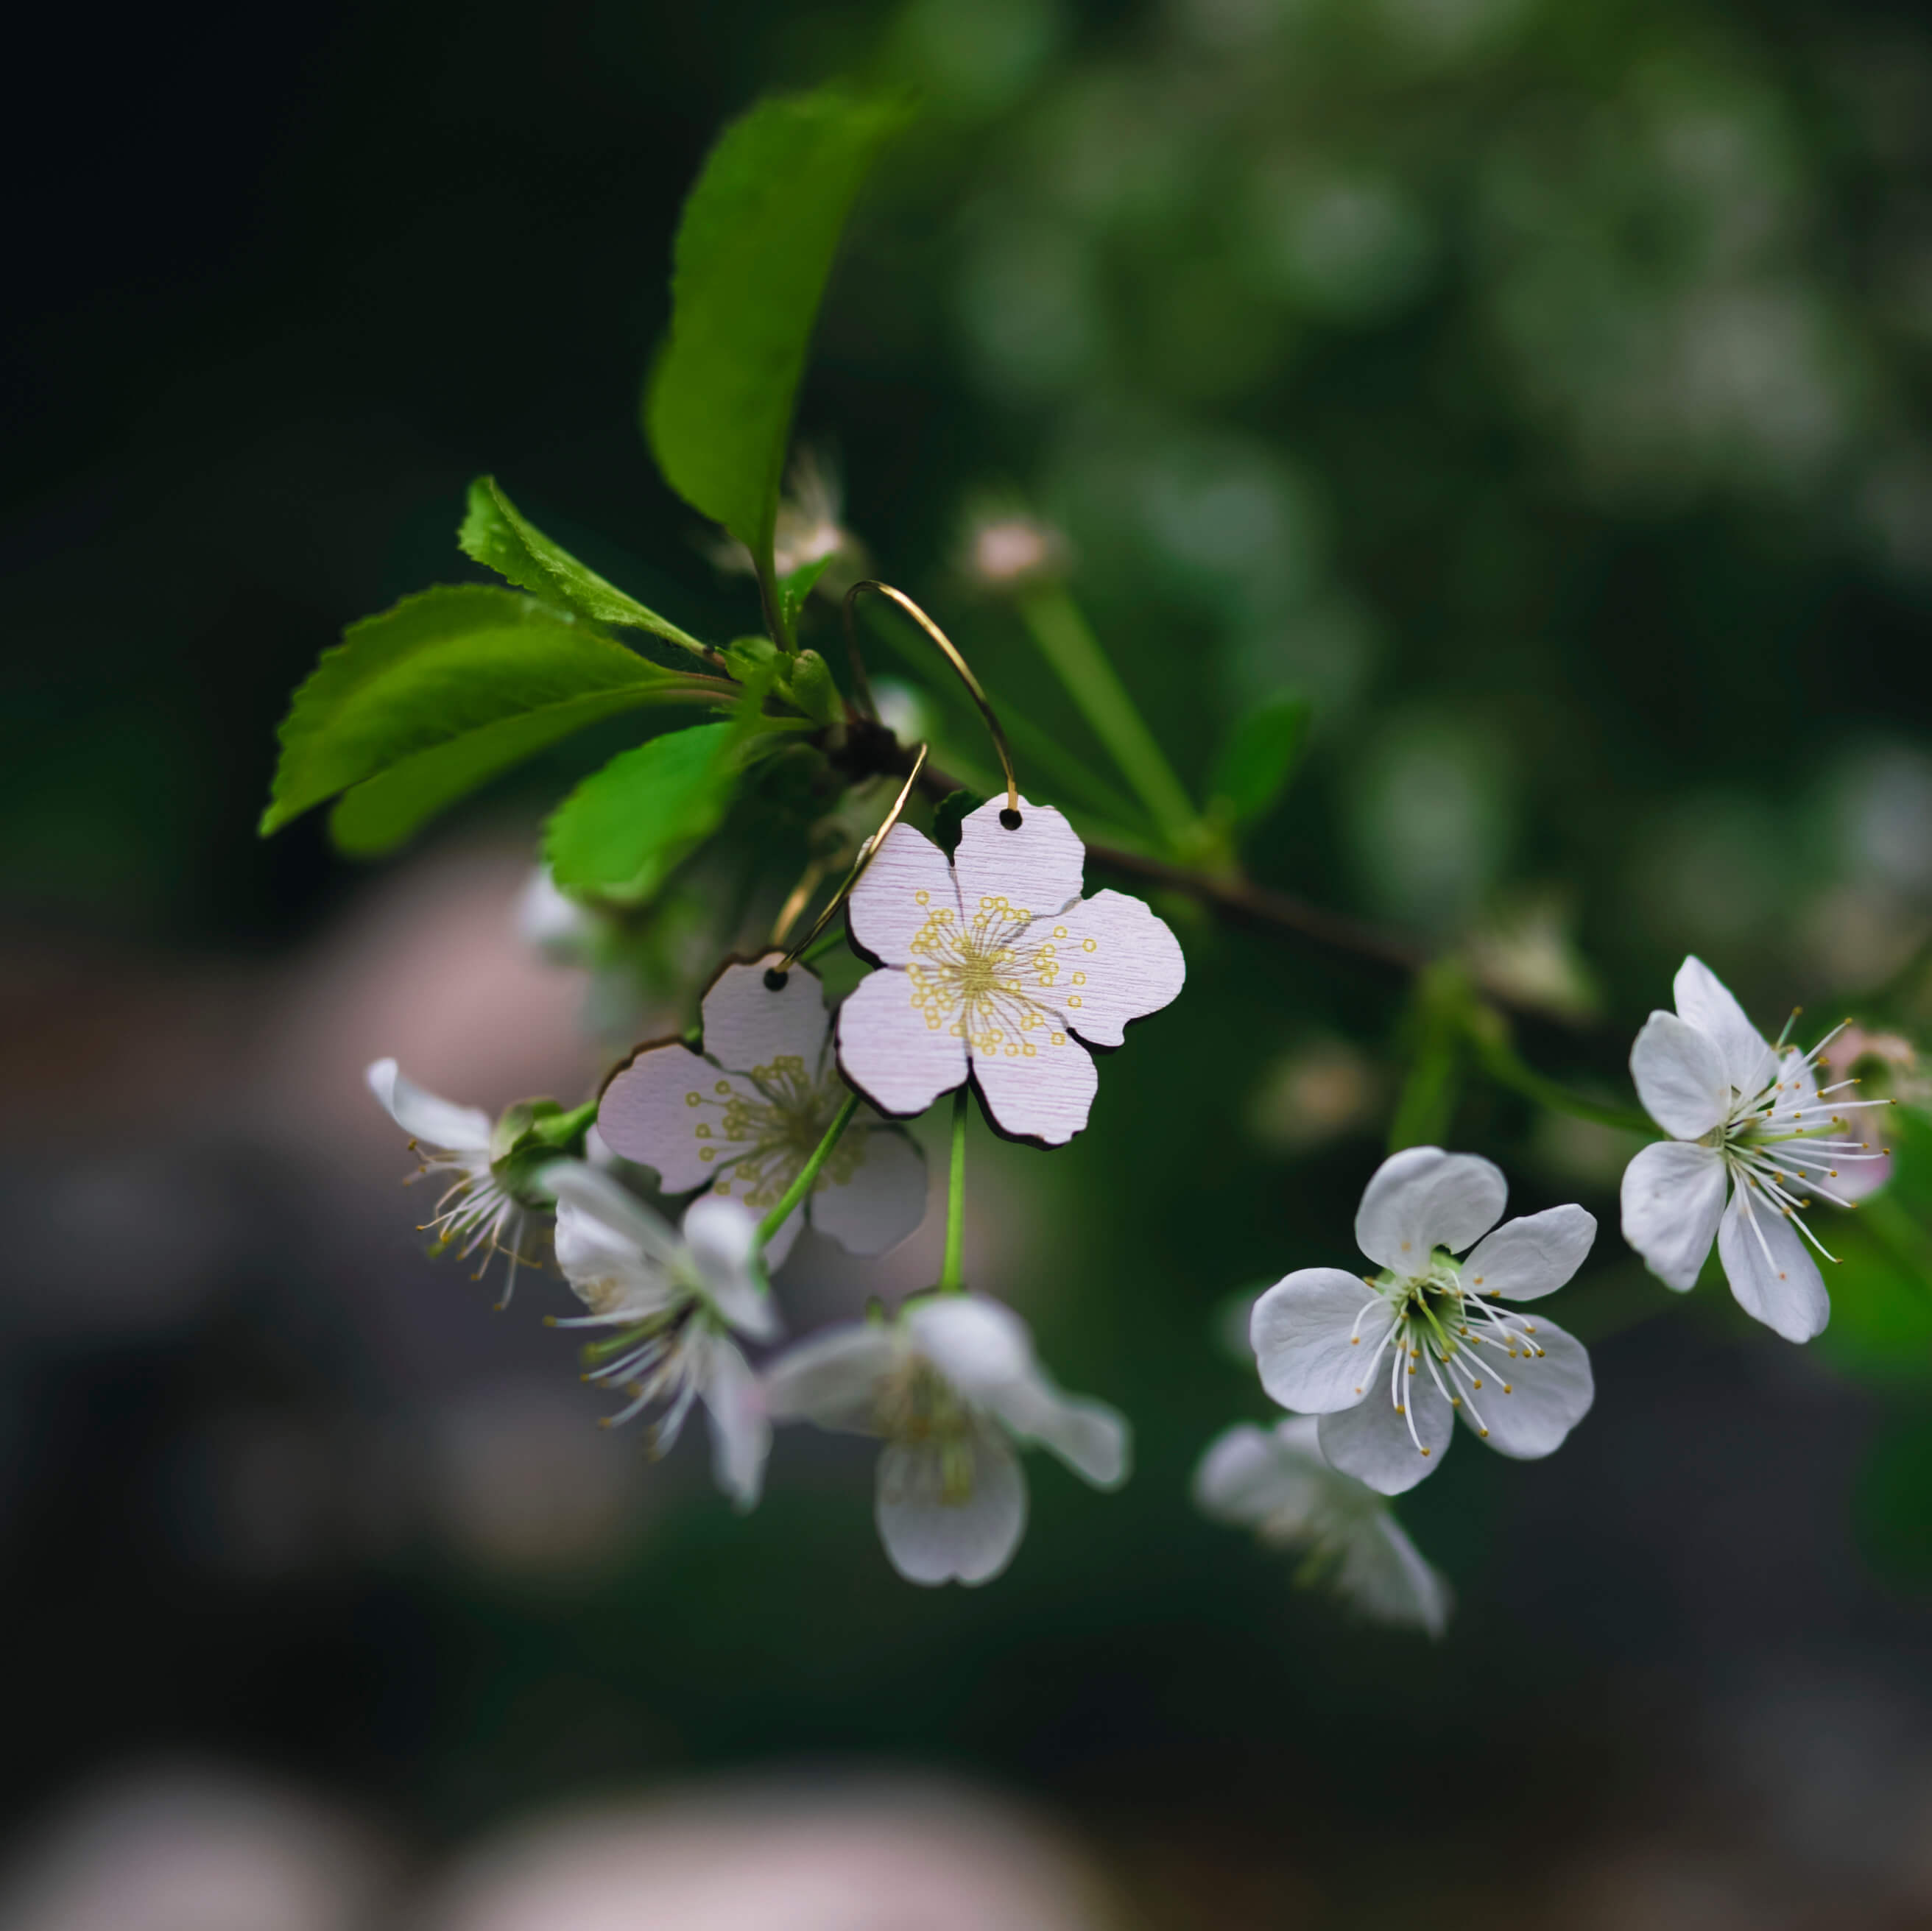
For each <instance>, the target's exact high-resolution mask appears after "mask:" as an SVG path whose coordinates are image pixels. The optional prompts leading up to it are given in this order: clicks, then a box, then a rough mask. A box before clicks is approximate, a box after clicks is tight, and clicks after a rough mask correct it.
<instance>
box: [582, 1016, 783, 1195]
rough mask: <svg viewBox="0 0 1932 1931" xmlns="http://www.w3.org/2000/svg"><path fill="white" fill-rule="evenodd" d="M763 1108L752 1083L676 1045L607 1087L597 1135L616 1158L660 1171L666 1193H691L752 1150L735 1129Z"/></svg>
mask: <svg viewBox="0 0 1932 1931" xmlns="http://www.w3.org/2000/svg"><path fill="white" fill-rule="evenodd" d="M747 1105H752V1106H757V1105H763V1096H762V1095H761V1094H760V1093H759V1091H758V1090H757V1087H755V1086H754V1085H753V1084H751V1081H749V1080H748V1079H745V1078H741V1077H740V1076H739V1075H736V1074H732V1073H725V1072H719V1071H718V1069H717V1067H715V1066H713V1065H712V1063H711V1062H710V1061H709V1060H707V1059H705V1058H703V1057H701V1056H700V1054H697V1053H694V1052H693V1051H691V1049H690V1048H688V1046H681V1045H678V1044H677V1043H676V1042H675V1041H673V1042H671V1043H670V1045H663V1046H646V1048H644V1050H643V1051H642V1052H640V1054H638V1055H637V1057H636V1058H635V1059H634V1060H632V1061H631V1063H630V1064H629V1065H628V1066H626V1067H625V1069H624V1070H623V1071H622V1072H620V1073H619V1074H618V1075H617V1076H616V1078H614V1079H613V1080H612V1081H611V1082H610V1084H609V1085H608V1086H607V1087H605V1088H604V1098H603V1100H602V1102H601V1104H600V1105H598V1109H597V1130H598V1132H600V1133H601V1134H602V1135H603V1136H604V1138H605V1140H607V1141H608V1142H609V1143H610V1147H611V1150H613V1152H615V1153H621V1154H622V1156H624V1158H625V1159H627V1160H635V1161H636V1162H637V1164H638V1165H640V1166H644V1167H653V1168H655V1169H656V1170H657V1174H658V1179H659V1180H661V1182H662V1183H663V1185H664V1192H666V1193H688V1192H690V1191H691V1189H692V1188H693V1187H700V1186H703V1184H704V1183H705V1182H706V1181H707V1180H715V1178H716V1177H717V1176H718V1170H719V1168H720V1166H721V1164H722V1163H724V1162H727V1161H729V1160H730V1159H733V1157H734V1156H736V1154H738V1153H742V1152H743V1151H744V1150H745V1148H744V1146H743V1144H742V1141H740V1140H739V1139H738V1138H736V1135H734V1134H733V1129H732V1123H733V1122H735V1121H736V1120H737V1118H738V1117H739V1116H740V1115H741V1114H742V1111H743V1109H744V1108H745V1107H746V1106H747Z"/></svg>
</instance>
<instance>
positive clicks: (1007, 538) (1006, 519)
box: [960, 508, 1067, 591]
mask: <svg viewBox="0 0 1932 1931" xmlns="http://www.w3.org/2000/svg"><path fill="white" fill-rule="evenodd" d="M960 563H961V567H962V569H963V571H964V572H965V575H966V576H967V577H968V579H969V580H971V582H972V583H975V584H977V586H979V587H980V589H984V590H994V591H1015V590H1023V589H1028V588H1029V587H1031V586H1032V585H1034V584H1036V583H1040V582H1042V581H1044V580H1050V579H1052V578H1053V577H1058V576H1059V575H1061V574H1062V573H1063V572H1064V571H1065V569H1066V568H1067V539H1066V538H1064V536H1062V535H1061V533H1060V532H1059V531H1058V530H1057V529H1055V528H1054V527H1053V526H1052V524H1051V523H1043V522H1041V521H1040V519H1039V518H1038V517H1034V516H1029V515H1028V514H1027V513H1026V512H1025V511H1024V510H1010V509H1009V510H1002V509H994V508H983V509H981V510H980V511H977V512H976V513H975V514H974V515H972V516H971V517H969V519H968V522H967V525H966V529H965V534H964V538H963V540H962V543H961V544H960Z"/></svg>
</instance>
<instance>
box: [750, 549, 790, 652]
mask: <svg viewBox="0 0 1932 1931" xmlns="http://www.w3.org/2000/svg"><path fill="white" fill-rule="evenodd" d="M752 562H753V563H754V565H755V567H756V568H757V575H758V601H759V603H760V604H761V605H762V606H763V609H764V613H765V628H766V630H768V631H770V632H771V637H772V643H775V644H776V645H777V646H778V649H780V650H781V651H783V652H785V653H786V654H787V655H790V652H791V651H792V650H793V649H794V648H795V647H796V646H794V644H793V641H792V634H791V631H790V629H789V628H787V625H786V623H785V620H784V598H781V596H780V595H778V566H777V565H776V564H775V562H773V561H772V546H771V543H770V541H769V538H768V539H767V540H766V543H765V546H764V547H763V549H762V550H758V551H757V552H755V553H754V555H753V558H752Z"/></svg>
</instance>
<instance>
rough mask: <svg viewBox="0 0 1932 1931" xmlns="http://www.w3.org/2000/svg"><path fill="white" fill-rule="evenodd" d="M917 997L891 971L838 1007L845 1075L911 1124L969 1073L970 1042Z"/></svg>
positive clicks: (860, 987)
mask: <svg viewBox="0 0 1932 1931" xmlns="http://www.w3.org/2000/svg"><path fill="white" fill-rule="evenodd" d="M868 875H869V874H868ZM917 997H918V995H917V994H916V992H915V990H914V988H913V983H912V981H911V980H910V979H908V978H907V976H906V975H905V974H904V973H903V972H901V971H898V970H896V969H895V968H892V967H886V968H884V969H883V970H880V971H878V972H875V973H871V975H870V976H868V977H866V978H865V979H861V980H860V981H859V984H858V987H857V989H856V991H853V993H852V994H851V995H850V997H848V998H847V1000H846V1001H845V1003H844V1005H842V1006H840V1007H839V1009H838V1068H839V1070H840V1072H842V1073H843V1074H844V1076H845V1078H846V1080H847V1083H848V1084H850V1085H853V1086H855V1087H857V1088H858V1089H859V1092H860V1093H862V1094H863V1095H864V1096H865V1098H866V1099H869V1100H870V1101H871V1102H872V1104H873V1105H874V1106H875V1107H876V1108H877V1109H878V1110H879V1111H880V1112H881V1113H885V1114H895V1115H896V1116H897V1117H899V1118H901V1119H907V1120H909V1119H911V1118H913V1117H915V1116H916V1115H917V1114H922V1113H923V1112H924V1111H926V1108H928V1107H929V1106H930V1105H932V1102H934V1101H935V1099H938V1097H939V1096H940V1095H941V1093H950V1092H951V1091H952V1090H953V1088H954V1087H956V1086H959V1085H961V1084H963V1083H964V1081H965V1078H966V1072H967V1060H966V1042H965V1039H963V1038H962V1036H960V1033H959V1030H957V1029H956V1027H952V1026H948V1025H947V1024H944V1023H943V1021H941V1019H940V1018H939V1017H938V1015H929V1014H928V1012H926V1009H924V1007H923V1006H922V1004H919V1003H915V1001H916V999H917Z"/></svg>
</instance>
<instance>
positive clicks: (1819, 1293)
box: [1718, 1186, 1832, 1341]
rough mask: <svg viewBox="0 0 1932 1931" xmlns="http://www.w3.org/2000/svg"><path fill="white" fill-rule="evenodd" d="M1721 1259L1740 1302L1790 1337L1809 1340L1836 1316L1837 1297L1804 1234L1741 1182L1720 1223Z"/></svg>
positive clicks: (1793, 1339) (1755, 1318)
mask: <svg viewBox="0 0 1932 1931" xmlns="http://www.w3.org/2000/svg"><path fill="white" fill-rule="evenodd" d="M1718 1259H1719V1260H1721V1261H1723V1262H1724V1278H1725V1279H1727V1280H1728V1281H1729V1282H1730V1284H1731V1292H1732V1293H1733V1294H1735V1295H1736V1297H1737V1299H1738V1305H1739V1307H1741V1308H1742V1309H1744V1311H1745V1313H1746V1314H1748V1315H1750V1316H1751V1318H1752V1319H1753V1320H1754V1321H1763V1323H1764V1324H1765V1326H1766V1327H1768V1328H1770V1329H1771V1330H1772V1331H1773V1332H1774V1333H1778V1334H1781V1335H1783V1336H1784V1338H1785V1339H1786V1340H1787V1341H1809V1340H1810V1339H1811V1337H1812V1336H1814V1334H1820V1333H1823V1331H1824V1327H1825V1324H1826V1322H1827V1321H1829V1320H1830V1319H1831V1318H1832V1297H1831V1296H1830V1295H1829V1294H1827V1293H1826V1291H1825V1280H1824V1276H1823V1275H1822V1274H1820V1273H1819V1271H1818V1264H1817V1261H1814V1259H1813V1258H1811V1249H1809V1248H1808V1247H1807V1246H1805V1237H1804V1236H1803V1235H1802V1234H1800V1233H1799V1231H1798V1230H1797V1228H1796V1227H1794V1226H1793V1225H1792V1223H1791V1222H1790V1219H1788V1218H1787V1216H1785V1215H1784V1214H1783V1213H1781V1212H1780V1211H1779V1210H1778V1209H1777V1208H1776V1207H1773V1206H1772V1205H1771V1204H1769V1202H1768V1201H1766V1200H1765V1199H1764V1198H1763V1196H1762V1195H1758V1196H1757V1197H1756V1198H1754V1197H1753V1192H1752V1189H1750V1188H1748V1187H1746V1186H1738V1187H1736V1188H1734V1189H1733V1190H1732V1193H1731V1204H1730V1206H1729V1207H1727V1208H1726V1209H1725V1210H1724V1220H1723V1222H1722V1223H1721V1225H1719V1227H1718Z"/></svg>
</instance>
